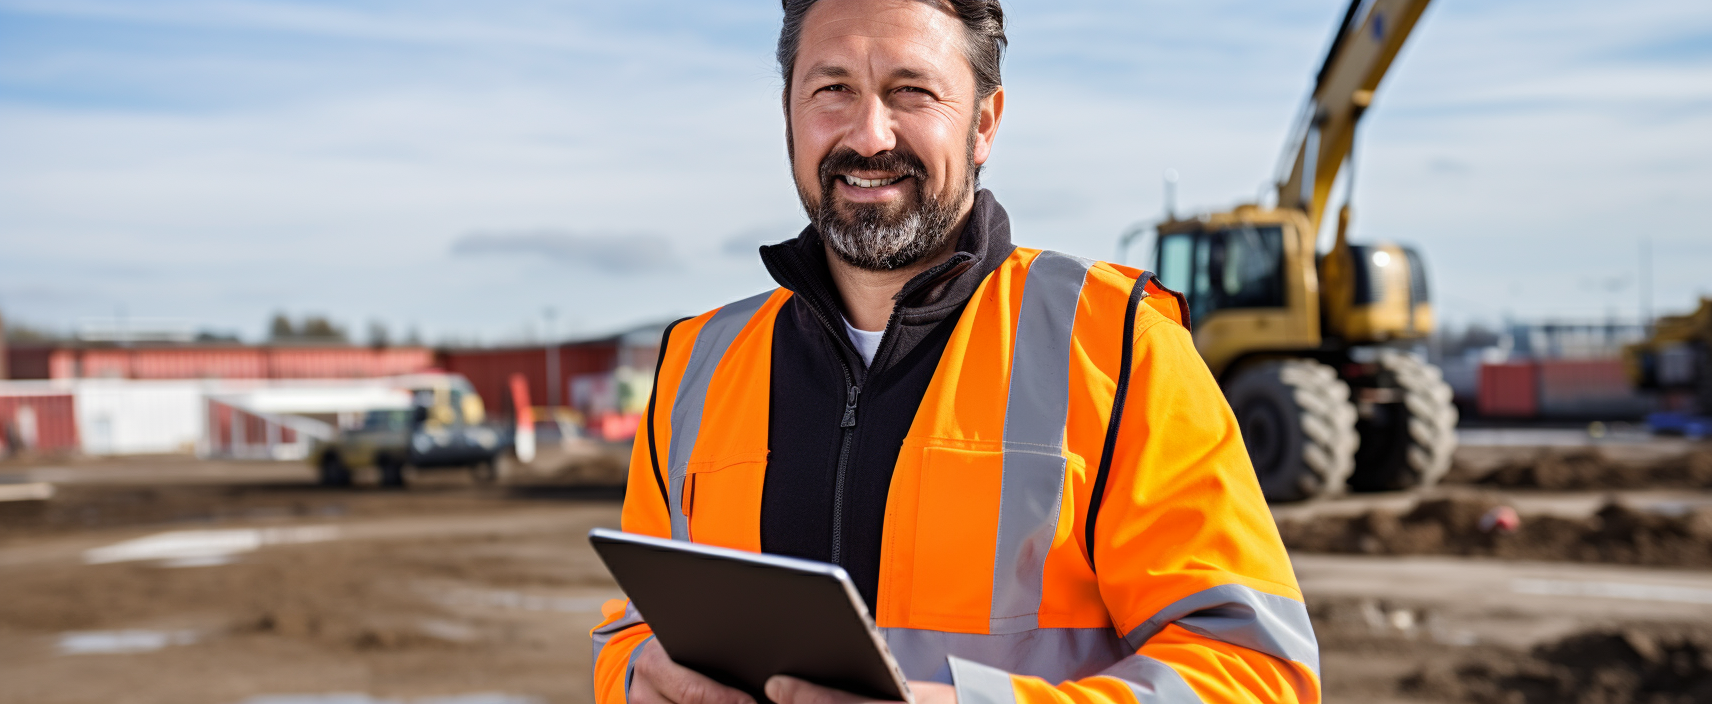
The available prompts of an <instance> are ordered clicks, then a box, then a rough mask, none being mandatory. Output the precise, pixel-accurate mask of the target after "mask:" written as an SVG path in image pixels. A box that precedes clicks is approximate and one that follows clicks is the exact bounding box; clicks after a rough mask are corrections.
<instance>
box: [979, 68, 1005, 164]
mask: <svg viewBox="0 0 1712 704" xmlns="http://www.w3.org/2000/svg"><path fill="white" fill-rule="evenodd" d="M975 110H976V113H977V114H976V117H975V149H974V152H975V153H974V157H975V163H976V164H986V163H987V157H988V156H990V155H992V153H993V140H994V139H997V138H998V136H999V120H1000V119H1001V118H1003V117H1004V115H1005V87H1004V86H999V88H998V90H995V91H993V94H992V95H989V96H987V97H985V98H982V99H981V102H980V104H979V105H976V106H975Z"/></svg>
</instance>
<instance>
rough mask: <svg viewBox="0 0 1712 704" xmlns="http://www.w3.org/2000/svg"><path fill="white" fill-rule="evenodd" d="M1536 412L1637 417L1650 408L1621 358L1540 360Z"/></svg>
mask: <svg viewBox="0 0 1712 704" xmlns="http://www.w3.org/2000/svg"><path fill="white" fill-rule="evenodd" d="M1539 370H1540V372H1539V413H1540V415H1542V416H1553V417H1562V418H1571V417H1574V418H1581V417H1586V418H1596V417H1597V418H1626V417H1633V418H1638V417H1640V416H1642V415H1645V414H1646V412H1647V410H1649V408H1650V404H1649V403H1648V401H1647V399H1646V397H1644V396H1642V395H1641V394H1640V393H1638V392H1637V391H1636V390H1635V387H1634V384H1633V383H1632V382H1631V381H1630V380H1629V374H1628V371H1627V370H1626V369H1625V368H1624V367H1623V360H1621V359H1576V360H1567V359H1552V360H1542V361H1540V362H1539Z"/></svg>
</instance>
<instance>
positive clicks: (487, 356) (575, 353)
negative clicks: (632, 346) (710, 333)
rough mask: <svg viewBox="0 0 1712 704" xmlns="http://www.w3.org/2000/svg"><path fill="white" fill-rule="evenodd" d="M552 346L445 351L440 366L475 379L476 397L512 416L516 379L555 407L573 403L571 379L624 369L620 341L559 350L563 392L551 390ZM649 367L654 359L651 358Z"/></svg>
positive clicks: (532, 395) (539, 399)
mask: <svg viewBox="0 0 1712 704" xmlns="http://www.w3.org/2000/svg"><path fill="white" fill-rule="evenodd" d="M550 349H551V348H547V347H514V348H509V349H469V350H444V351H442V352H441V353H440V355H439V365H440V368H442V369H444V370H445V371H447V372H450V373H453V374H462V375H464V378H466V379H469V380H470V385H471V386H474V387H475V389H476V393H478V394H481V397H482V400H483V401H485V402H486V403H487V407H488V410H489V411H490V412H498V413H509V409H510V408H511V405H512V404H511V388H510V379H511V375H512V374H522V375H523V377H524V379H525V380H526V381H527V382H528V385H529V399H530V401H532V402H534V403H535V404H537V405H543V406H544V405H549V403H550V399H555V398H556V399H558V403H559V405H561V406H562V405H566V404H568V403H569V402H570V398H571V396H570V382H571V379H573V378H575V377H578V376H581V375H584V374H596V373H609V372H611V371H612V370H614V369H617V368H618V365H619V349H620V346H619V341H618V340H617V339H609V340H595V341H591V342H579V343H576V344H571V345H562V346H560V347H558V353H559V369H558V377H559V383H558V387H559V388H558V393H557V394H550V393H548V390H547V384H548V379H547V355H549V354H551V352H550ZM648 363H649V364H648V366H649V368H652V367H653V360H652V359H650V360H648Z"/></svg>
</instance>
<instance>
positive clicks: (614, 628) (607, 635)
mask: <svg viewBox="0 0 1712 704" xmlns="http://www.w3.org/2000/svg"><path fill="white" fill-rule="evenodd" d="M640 623H642V612H640V611H637V610H636V605H635V604H632V603H631V602H629V601H628V600H627V601H625V602H624V615H623V616H620V617H618V620H617V621H613V622H612V623H609V624H606V625H605V626H601V627H600V628H596V629H595V630H594V632H593V633H592V634H590V637H592V638H593V639H594V656H593V657H591V658H590V659H589V665H590V668H591V669H590V670H589V671H590V672H593V671H594V670H593V668H594V667H597V666H599V665H600V651H601V650H603V649H605V648H606V644H607V642H608V641H610V640H612V637H613V636H615V635H618V633H619V632H620V631H623V630H624V629H626V628H629V627H631V626H634V625H637V624H640Z"/></svg>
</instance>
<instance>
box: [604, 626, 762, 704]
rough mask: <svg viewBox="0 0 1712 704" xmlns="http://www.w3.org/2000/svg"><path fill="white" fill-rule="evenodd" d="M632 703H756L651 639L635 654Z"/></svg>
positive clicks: (631, 689)
mask: <svg viewBox="0 0 1712 704" xmlns="http://www.w3.org/2000/svg"><path fill="white" fill-rule="evenodd" d="M633 674H634V677H633V678H632V679H631V680H630V696H629V700H630V704H755V700H754V698H752V697H750V696H749V695H747V694H744V693H743V692H742V691H741V690H736V689H732V688H730V687H727V686H725V685H723V684H720V683H718V682H715V681H713V680H712V679H709V678H708V677H707V676H706V675H703V674H701V673H699V672H696V671H695V670H691V669H689V668H687V667H684V666H682V665H679V664H677V663H675V662H672V657H671V656H670V655H667V654H666V649H665V648H662V647H660V641H658V640H656V639H652V638H650V639H649V640H648V642H646V643H643V644H642V654H641V655H638V656H636V670H635V672H634V673H633Z"/></svg>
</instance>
